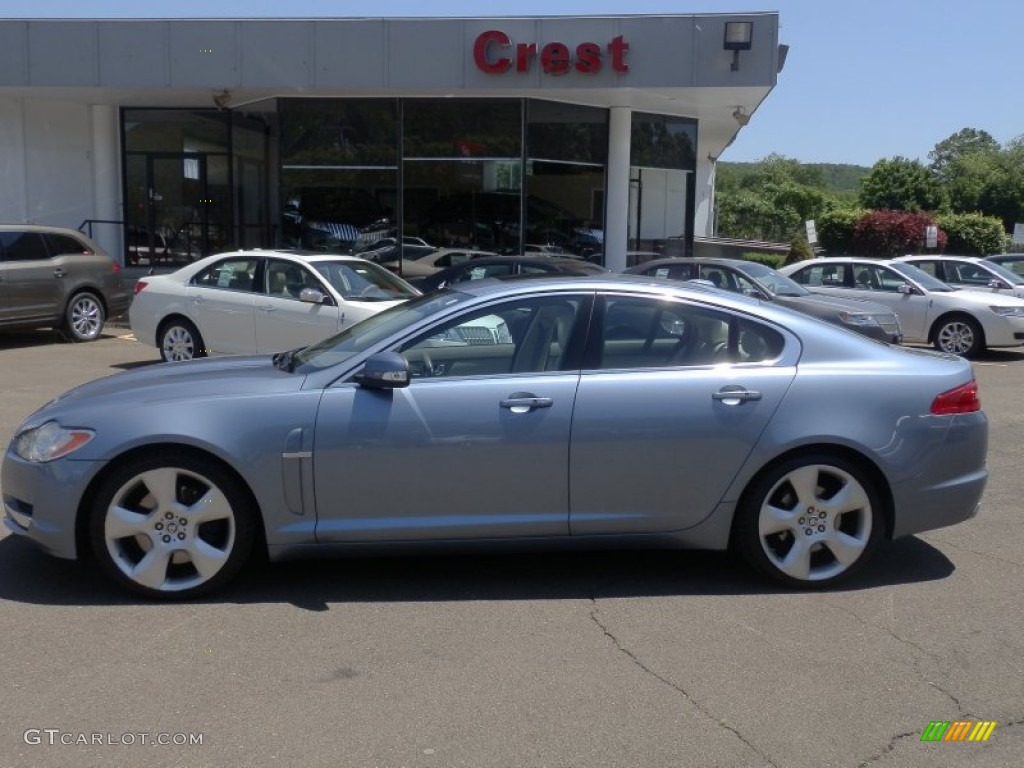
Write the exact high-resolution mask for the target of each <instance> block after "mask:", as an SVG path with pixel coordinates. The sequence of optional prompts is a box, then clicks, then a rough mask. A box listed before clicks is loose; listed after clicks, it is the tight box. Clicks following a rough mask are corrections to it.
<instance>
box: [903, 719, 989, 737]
mask: <svg viewBox="0 0 1024 768" xmlns="http://www.w3.org/2000/svg"><path fill="white" fill-rule="evenodd" d="M996 725H997V723H996V721H995V720H979V721H978V722H974V721H973V720H953V721H952V722H950V721H949V720H932V721H931V722H930V723H928V727H927V728H925V729H924V733H922V734H921V741H988V737H989V736H991V735H992V731H994V730H995V729H996Z"/></svg>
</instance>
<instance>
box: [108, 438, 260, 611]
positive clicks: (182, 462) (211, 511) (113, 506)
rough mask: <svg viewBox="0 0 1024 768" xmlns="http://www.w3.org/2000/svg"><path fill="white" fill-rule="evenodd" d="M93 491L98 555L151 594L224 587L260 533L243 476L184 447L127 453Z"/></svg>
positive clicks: (192, 593)
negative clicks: (133, 455) (156, 452)
mask: <svg viewBox="0 0 1024 768" xmlns="http://www.w3.org/2000/svg"><path fill="white" fill-rule="evenodd" d="M161 496H163V498H161ZM94 499H95V501H94V503H93V505H92V508H91V509H90V510H89V543H90V547H91V550H92V553H93V555H94V556H95V558H96V560H97V562H98V563H99V565H100V567H101V568H102V570H103V571H104V573H106V575H107V576H108V577H110V578H111V579H112V580H113V581H114V582H116V583H117V584H119V585H120V586H121V587H123V588H125V589H127V590H129V591H131V592H135V593H137V594H140V595H144V596H145V597H148V598H153V599H161V600H186V599H191V598H194V597H198V596H200V595H205V594H209V593H211V592H214V591H216V590H218V589H220V588H222V587H223V586H224V585H225V584H227V583H228V582H229V581H231V579H233V578H234V577H235V576H236V575H237V574H238V572H239V571H240V570H241V569H242V568H243V567H244V565H245V564H246V562H247V561H248V560H249V558H250V556H251V555H252V550H253V545H254V542H255V541H256V540H257V527H256V526H257V523H256V518H255V515H256V510H255V509H254V508H253V504H252V501H251V496H250V494H249V493H248V491H247V489H246V488H245V486H244V485H243V484H242V482H241V481H240V480H239V479H238V478H237V477H236V476H235V475H234V474H233V473H231V472H230V471H228V470H227V469H225V468H224V467H222V466H221V465H220V464H218V463H216V462H214V461H211V460H210V459H208V458H203V457H201V456H198V455H196V454H192V453H188V452H185V451H180V450H171V451H168V452H165V453H162V454H159V455H151V456H140V457H137V458H135V459H129V460H127V461H126V462H124V464H123V465H121V466H119V467H117V469H115V470H114V471H113V472H112V473H111V474H110V475H108V476H107V477H106V478H105V479H104V480H103V482H102V484H101V485H100V487H99V488H98V489H97V493H96V495H95V497H94ZM115 510H116V512H115Z"/></svg>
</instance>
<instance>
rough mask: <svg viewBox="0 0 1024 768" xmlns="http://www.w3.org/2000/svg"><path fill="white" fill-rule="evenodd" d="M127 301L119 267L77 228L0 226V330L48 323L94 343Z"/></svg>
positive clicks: (128, 291)
mask: <svg viewBox="0 0 1024 768" xmlns="http://www.w3.org/2000/svg"><path fill="white" fill-rule="evenodd" d="M131 300H132V293H131V288H130V287H129V286H128V284H127V282H126V281H125V280H124V279H123V277H122V275H121V265H120V264H118V263H117V262H116V261H115V260H114V259H113V258H111V256H110V255H109V254H108V253H107V252H106V251H104V250H103V249H102V248H101V247H100V246H99V245H97V244H96V243H95V242H93V241H92V240H91V239H89V238H88V237H86V236H85V235H83V234H82V233H81V232H78V231H76V230H74V229H64V228H63V227H48V226H34V225H29V224H0V329H16V328H46V327H52V328H57V329H59V330H61V331H62V332H63V333H64V335H65V336H67V338H69V339H71V340H72V341H92V340H93V339H97V338H99V336H100V334H101V333H102V332H103V325H104V323H105V322H106V320H107V318H108V317H116V316H117V315H120V314H123V313H124V311H125V310H126V309H128V305H129V304H130V303H131Z"/></svg>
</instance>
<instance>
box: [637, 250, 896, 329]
mask: <svg viewBox="0 0 1024 768" xmlns="http://www.w3.org/2000/svg"><path fill="white" fill-rule="evenodd" d="M626 272H627V273H629V274H635V275H648V276H649V277H663V278H668V279H670V280H707V281H709V282H711V283H713V284H714V285H715V286H716V287H718V288H722V289H724V290H727V291H732V292H734V293H743V294H746V295H748V296H754V297H756V298H759V299H763V300H765V301H774V302H776V303H778V304H781V305H782V306H784V307H789V308H790V309H795V310H797V311H798V312H803V313H805V314H808V315H811V316H813V317H817V318H820V319H822V320H825V321H826V322H829V323H833V324H835V325H838V326H841V327H843V328H848V329H850V330H851V331H856V332H857V333H861V334H863V335H865V336H869V337H871V338H873V339H878V340H879V341H886V342H889V343H890V344H899V343H900V342H901V341H902V340H903V334H902V332H901V331H900V322H899V319H898V318H897V317H896V314H895V313H894V312H893V311H892V310H891V309H889V308H888V307H885V306H883V305H881V304H878V303H876V302H870V301H863V300H859V299H844V298H840V297H839V296H822V295H820V294H816V293H811V292H810V291H808V290H807V289H806V288H804V287H803V286H802V285H800V284H799V283H797V282H795V281H793V280H791V279H790V278H788V277H786V276H785V275H783V274H782V273H781V272H779V271H778V270H775V269H772V268H771V267H769V266H766V265H764V264H759V263H757V262H756V261H744V260H742V259H702V258H694V259H687V258H673V259H655V260H652V261H646V262H644V263H643V264H639V265H637V266H635V267H631V268H630V269H627V270H626Z"/></svg>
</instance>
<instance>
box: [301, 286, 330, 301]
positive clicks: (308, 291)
mask: <svg viewBox="0 0 1024 768" xmlns="http://www.w3.org/2000/svg"><path fill="white" fill-rule="evenodd" d="M299 301H305V302H307V303H309V304H325V303H326V302H327V296H326V295H325V294H324V293H323V292H322V291H318V290H317V289H316V288H303V289H302V290H301V291H299Z"/></svg>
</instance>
